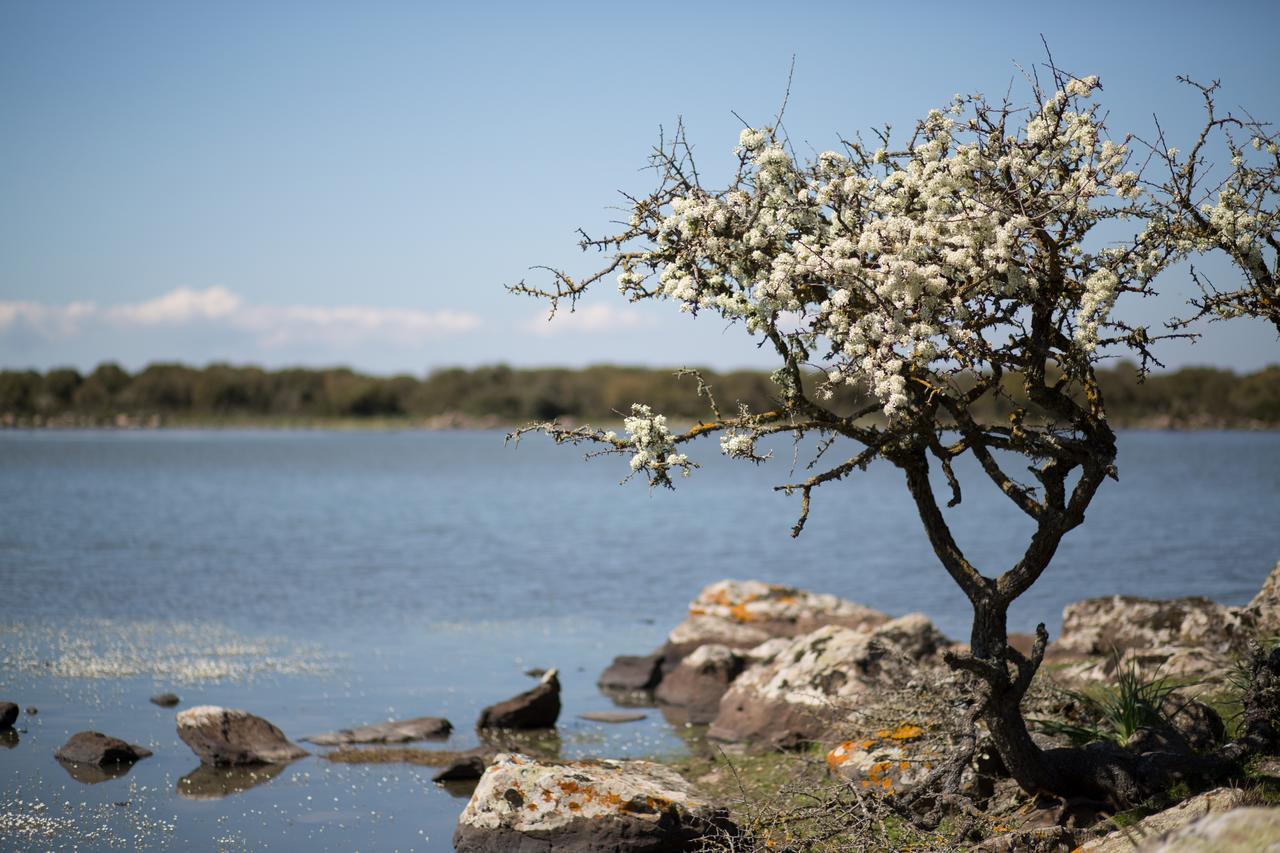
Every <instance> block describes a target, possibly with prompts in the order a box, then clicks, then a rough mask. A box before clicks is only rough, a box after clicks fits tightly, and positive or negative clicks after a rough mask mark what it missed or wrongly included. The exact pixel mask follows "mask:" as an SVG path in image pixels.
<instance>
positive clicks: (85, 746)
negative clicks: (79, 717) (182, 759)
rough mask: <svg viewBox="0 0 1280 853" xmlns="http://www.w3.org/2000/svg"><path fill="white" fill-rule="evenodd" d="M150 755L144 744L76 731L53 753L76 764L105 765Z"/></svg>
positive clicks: (56, 756) (97, 733)
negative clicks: (138, 744) (139, 744)
mask: <svg viewBox="0 0 1280 853" xmlns="http://www.w3.org/2000/svg"><path fill="white" fill-rule="evenodd" d="M148 755H151V750H149V749H147V748H146V747H144V746H137V745H136V744H131V743H126V742H125V741H122V740H120V739H119V738H114V737H109V736H107V735H104V734H102V733H101V732H76V733H75V734H73V735H72V736H71V738H70V739H69V740H68V741H67V742H66V743H64V744H63V745H62V747H61V748H60V749H59V750H58V751H57V752H55V753H54V754H53V757H54V758H56V759H58V760H59V761H69V762H72V763H74V764H89V765H92V766H94V767H105V766H107V765H117V764H132V763H133V762H135V761H137V760H138V759H140V758H146V757H147V756H148Z"/></svg>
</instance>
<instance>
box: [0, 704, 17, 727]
mask: <svg viewBox="0 0 1280 853" xmlns="http://www.w3.org/2000/svg"><path fill="white" fill-rule="evenodd" d="M17 719H18V706H17V705H15V704H14V703H12V702H0V729H3V728H8V727H9V726H12V725H13V724H14V723H15V722H16V721H17Z"/></svg>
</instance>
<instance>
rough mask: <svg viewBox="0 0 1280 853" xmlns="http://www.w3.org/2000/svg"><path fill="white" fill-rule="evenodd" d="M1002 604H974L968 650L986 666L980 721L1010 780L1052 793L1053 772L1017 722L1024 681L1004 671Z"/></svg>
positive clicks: (1004, 613)
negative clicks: (985, 692) (985, 727)
mask: <svg viewBox="0 0 1280 853" xmlns="http://www.w3.org/2000/svg"><path fill="white" fill-rule="evenodd" d="M1008 609H1009V608H1008V604H1006V603H1005V602H1003V601H1000V600H999V599H998V598H994V599H986V600H980V601H976V602H974V605H973V632H972V635H971V637H970V649H971V651H972V654H973V656H974V657H975V658H977V659H978V660H981V661H985V662H987V663H989V664H991V665H992V668H991V669H990V670H987V671H985V672H984V674H983V680H984V681H986V684H987V697H986V702H985V708H984V710H983V714H982V719H983V722H985V723H986V724H987V729H988V731H989V732H990V733H991V740H992V742H993V743H994V744H995V748H996V751H997V752H998V753H1000V757H1001V758H1002V759H1003V760H1004V764H1005V767H1006V768H1007V769H1008V771H1009V775H1010V776H1012V777H1013V779H1014V781H1016V782H1017V783H1018V785H1019V786H1020V787H1021V788H1022V790H1024V791H1026V792H1027V793H1029V794H1037V793H1041V792H1056V791H1057V790H1058V789H1059V787H1060V785H1059V781H1060V780H1059V779H1058V778H1057V777H1058V774H1057V773H1056V772H1054V770H1053V767H1052V766H1051V765H1050V763H1049V762H1048V761H1047V760H1046V757H1045V754H1044V751H1043V750H1041V749H1040V747H1038V746H1036V743H1035V741H1033V740H1032V739H1031V733H1030V732H1028V731H1027V724H1026V721H1025V720H1023V718H1022V697H1023V695H1024V694H1025V693H1026V689H1027V683H1026V682H1029V680H1030V679H1029V677H1028V678H1025V679H1024V678H1023V677H1021V673H1019V675H1017V676H1011V675H1010V673H1009V662H1010V661H1009V651H1010V649H1009V632H1008V621H1007V618H1008Z"/></svg>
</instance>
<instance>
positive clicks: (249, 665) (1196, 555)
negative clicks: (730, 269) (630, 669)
mask: <svg viewBox="0 0 1280 853" xmlns="http://www.w3.org/2000/svg"><path fill="white" fill-rule="evenodd" d="M774 449H775V453H776V456H777V459H775V461H773V462H770V463H769V464H766V465H763V466H760V467H758V468H757V467H754V466H751V465H749V464H742V463H735V462H729V461H728V460H724V459H722V458H719V457H718V455H717V454H716V452H715V450H716V444H715V443H714V440H708V441H707V442H706V443H705V444H704V445H701V446H699V445H695V446H694V447H693V448H692V450H691V451H690V452H691V455H693V457H694V459H695V461H697V462H700V463H702V464H703V467H702V468H701V469H699V470H698V471H696V472H694V475H693V476H692V477H691V478H689V479H688V480H682V481H679V482H678V489H677V490H676V491H675V492H667V491H665V490H659V491H655V492H653V493H650V492H649V491H648V490H647V489H646V488H645V486H644V485H643V483H638V482H631V483H628V484H627V485H625V486H622V487H619V486H618V485H617V481H618V479H619V478H620V477H621V476H623V475H624V474H625V473H626V470H625V461H623V460H619V459H604V460H595V461H591V462H584V461H582V454H581V453H580V452H578V451H575V450H573V449H571V448H557V447H554V446H552V445H551V444H550V443H549V442H547V441H545V440H540V439H527V440H526V441H525V442H524V443H522V444H521V445H520V447H519V448H518V449H513V448H510V447H507V448H504V446H503V436H502V434H501V433H497V432H444V433H423V432H406V433H333V432H323V431H314V432H311V431H307V432H269V431H261V432H258V431H245V432H217V431H161V432H119V433H116V432H65V433H63V432H35V433H31V432H5V433H0V700H8V701H13V702H17V703H18V704H20V705H21V706H23V707H24V708H25V707H26V706H28V705H34V706H36V707H38V708H39V713H38V714H37V715H35V716H28V715H23V716H22V717H21V718H20V720H19V724H18V728H19V732H18V740H17V742H16V743H14V742H12V740H10V741H9V742H0V847H3V848H5V849H9V848H18V849H27V848H31V849H47V848H49V847H56V846H78V847H79V848H80V849H113V848H118V849H129V848H134V847H142V846H158V847H159V846H176V847H182V848H186V849H198V850H207V849H273V850H319V849H332V850H354V849H380V850H381V849H398V850H410V849H417V850H447V849H449V837H450V834H451V833H452V830H453V825H454V821H455V820H456V818H457V814H458V812H459V811H461V809H462V806H463V805H464V804H465V793H463V792H456V791H455V792H451V791H448V790H445V789H443V788H440V787H437V786H435V785H433V784H432V783H431V782H430V776H431V774H432V769H431V768H428V767H414V766H407V765H363V766H357V765H343V764H335V763H332V762H328V761H324V760H321V759H320V758H318V757H314V756H313V757H311V758H307V759H303V760H301V761H299V762H296V763H294V764H291V765H289V766H288V767H287V768H285V769H283V771H281V772H279V773H278V775H275V776H274V777H273V778H265V777H263V778H259V779H257V780H250V781H257V782H258V783H259V784H257V785H256V786H253V787H249V788H246V789H244V790H239V791H234V790H230V791H229V790H224V789H220V788H219V787H218V786H217V785H216V784H213V785H209V784H203V785H202V784H201V780H200V777H198V776H197V777H195V780H194V781H192V780H191V779H189V778H188V779H185V780H184V777H187V776H188V774H189V773H191V772H192V771H195V770H196V769H197V767H198V761H197V760H196V758H195V756H194V755H193V754H192V753H191V751H190V750H189V749H188V748H187V747H186V746H185V745H184V744H182V743H181V741H179V740H178V738H177V736H176V734H175V732H174V725H173V714H174V711H173V710H164V709H160V708H157V707H156V706H154V705H151V704H150V703H149V702H148V701H147V700H148V697H149V696H150V695H152V694H153V693H156V692H161V691H166V690H173V691H175V692H177V693H179V694H180V695H181V696H182V699H183V705H182V706H181V707H189V706H191V705H194V704H205V703H208V704H218V705H224V706H229V707H241V708H245V709H247V710H251V711H253V712H255V713H258V714H260V715H262V716H265V717H266V718H267V719H269V720H271V721H272V722H274V723H275V724H276V725H278V726H280V727H281V728H282V729H283V730H284V731H285V732H286V733H288V734H289V735H290V736H291V737H292V738H294V739H297V738H299V737H302V736H305V735H308V734H315V733H319V732H323V731H329V730H332V729H334V728H341V727H348V726H351V725H355V724H362V723H366V722H374V721H379V720H383V719H387V718H389V717H410V716H421V715H442V716H446V717H449V718H450V719H451V720H452V721H453V722H454V724H455V726H456V732H455V735H454V737H453V738H452V739H451V741H450V742H449V743H447V744H443V745H440V746H443V747H444V748H455V749H458V748H467V747H469V746H472V745H474V744H475V743H476V736H475V734H474V732H473V730H472V722H473V721H474V719H475V717H476V714H477V713H478V711H479V709H480V708H481V707H483V706H484V705H486V704H490V703H492V702H494V701H497V700H499V699H503V698H506V697H507V696H510V695H512V694H514V693H517V692H519V691H521V690H524V689H527V688H528V687H529V686H530V685H531V683H532V682H531V681H530V679H529V678H528V677H527V676H525V675H524V674H523V672H524V670H526V669H528V668H530V667H535V666H536V667H547V666H556V667H559V668H560V670H561V672H562V682H563V684H564V695H563V699H564V711H563V713H562V716H561V725H560V727H559V747H560V751H561V754H562V755H564V756H566V757H572V756H585V755H603V756H645V755H647V756H663V755H675V754H679V753H680V752H681V750H683V749H685V748H686V747H685V741H684V740H683V739H682V735H683V734H685V733H684V732H682V731H679V730H675V729H672V728H671V727H669V726H667V725H666V724H665V723H663V721H662V719H661V717H660V715H658V714H657V713H656V712H651V713H650V717H649V719H647V720H646V721H644V722H642V723H635V724H628V725H623V726H613V727H609V726H604V725H600V724H593V723H587V722H583V721H581V720H577V719H576V714H578V713H579V712H582V711H588V710H604V709H607V708H609V707H611V706H610V703H609V701H608V700H607V699H606V698H605V697H603V696H601V695H600V694H599V693H598V692H597V691H596V689H595V687H594V683H595V679H596V677H597V675H598V674H599V671H600V670H601V669H602V668H603V667H604V666H605V665H606V664H607V663H608V661H609V660H610V659H611V658H612V657H613V656H614V655H615V654H619V653H643V652H646V651H648V650H649V649H651V648H653V647H656V646H657V645H659V644H660V643H661V642H662V639H663V637H664V635H665V633H666V631H667V630H669V628H670V627H671V626H672V625H674V624H675V623H676V622H678V621H679V620H680V618H681V617H682V616H683V614H684V611H685V607H686V606H687V603H688V601H689V599H690V598H692V597H693V596H694V595H695V594H696V593H697V591H698V590H699V589H700V588H701V587H702V586H704V585H705V584H707V583H710V582H712V581H715V580H718V579H720V578H725V577H737V578H760V579H763V580H769V581H779V582H786V583H789V584H794V585H798V586H802V587H805V588H809V589H813V590H818V591H824V592H833V593H836V594H839V595H841V596H845V597H848V598H853V599H856V600H858V601H861V602H864V603H866V604H869V605H871V606H873V607H876V608H879V609H882V610H885V611H888V612H890V613H893V614H900V613H903V612H907V611H912V610H919V611H923V612H924V613H926V614H927V615H928V616H930V617H931V618H932V619H933V620H934V621H935V622H936V623H937V624H938V625H939V627H941V628H942V629H943V631H944V632H946V633H948V634H949V635H951V636H953V637H956V638H964V637H965V635H966V624H967V609H966V605H965V602H964V600H963V598H962V597H961V595H960V594H959V592H958V591H957V590H956V589H955V587H954V586H953V585H952V583H951V582H950V580H949V579H948V578H947V577H946V575H945V574H944V573H943V571H942V569H941V568H940V566H939V565H938V564H937V562H936V560H935V558H934V557H933V555H932V552H931V551H930V550H929V548H928V546H927V544H926V542H925V540H924V535H923V532H922V529H921V527H920V523H919V521H918V519H917V518H916V516H915V512H914V509H913V506H912V504H911V502H910V499H909V497H908V496H907V493H906V489H905V486H904V484H903V483H902V480H901V476H900V475H899V474H898V473H897V472H896V471H895V470H894V469H893V468H891V467H889V466H885V465H874V466H872V467H871V468H870V469H869V470H868V471H867V472H865V473H861V474H857V475H856V476H854V477H852V478H850V479H849V480H848V481H846V482H845V483H843V484H834V485H830V486H826V487H824V488H823V489H821V490H819V491H818V492H817V493H815V496H814V509H813V514H812V517H811V519H810V521H809V524H808V527H807V528H806V530H805V533H804V534H803V535H802V536H801V537H800V538H799V539H796V540H793V539H791V538H790V537H789V536H788V531H789V529H790V527H791V525H792V523H793V522H794V520H795V513H796V511H797V505H798V499H792V498H787V497H786V496H784V495H782V494H780V493H775V492H773V491H771V490H770V488H769V487H770V486H771V485H773V484H775V483H780V482H785V481H787V480H788V479H790V476H789V474H790V472H789V469H790V466H791V458H792V457H791V449H790V446H789V445H787V444H785V443H778V444H777V445H775V447H774ZM699 451H701V452H699ZM832 453H833V454H834V453H835V451H834V450H833V451H832ZM831 458H833V459H834V458H836V457H835V456H834V455H833V456H832V457H831ZM1119 464H1120V481H1119V482H1118V483H1113V482H1107V483H1106V484H1104V486H1103V487H1102V490H1101V492H1100V494H1099V495H1098V497H1097V498H1096V499H1095V501H1094V503H1093V506H1092V508H1091V509H1090V510H1089V518H1088V521H1087V522H1086V524H1085V525H1084V526H1083V527H1081V528H1080V529H1078V530H1076V531H1074V532H1073V533H1072V534H1070V535H1069V536H1068V538H1067V539H1066V541H1065V542H1064V543H1063V545H1062V547H1061V549H1060V550H1059V553H1058V556H1057V558H1056V559H1055V562H1054V565H1053V566H1051V567H1050V569H1049V570H1048V572H1047V573H1046V574H1045V576H1044V577H1043V578H1042V579H1041V580H1040V581H1039V582H1038V583H1037V584H1036V586H1035V588H1034V589H1033V590H1031V591H1030V592H1029V593H1028V594H1027V595H1026V596H1025V597H1024V600H1022V601H1020V602H1019V604H1018V605H1017V607H1016V608H1015V611H1014V614H1013V617H1012V618H1013V622H1014V625H1013V627H1015V628H1016V629H1020V630H1029V629H1031V628H1032V627H1033V626H1034V624H1035V622H1036V621H1039V620H1043V621H1045V622H1046V623H1048V626H1049V629H1050V631H1051V632H1056V630H1057V628H1058V623H1059V620H1060V615H1061V611H1062V607H1063V605H1065V604H1067V603H1068V602H1070V601H1074V600H1077V599H1080V598H1083V597H1087V596H1093V595H1104V594H1111V593H1132V594H1140V595H1148V596H1157V597H1172V596H1180V595H1204V596H1208V597H1210V598H1214V599H1217V600H1219V601H1222V602H1226V603H1231V604H1238V603H1242V602H1244V601H1247V600H1248V599H1249V598H1250V597H1251V596H1252V595H1253V594H1254V592H1255V591H1256V590H1257V588H1258V586H1259V585H1260V584H1261V582H1262V580H1263V578H1264V577H1265V576H1266V574H1267V573H1268V571H1269V570H1270V569H1271V567H1272V566H1273V565H1275V562H1276V560H1277V559H1280V434H1277V433H1145V432H1135V433H1126V434H1123V435H1122V436H1121V439H1120V458H1119ZM961 474H962V476H966V475H967V483H968V488H967V489H966V492H965V502H964V503H963V504H962V505H961V507H960V508H958V509H957V510H954V511H951V517H952V519H953V522H954V527H955V529H956V531H957V538H958V539H959V541H960V542H961V544H962V545H963V546H965V547H966V548H967V550H968V552H969V555H970V557H971V559H972V560H973V561H974V562H975V563H976V564H977V565H979V566H980V567H982V568H985V569H988V571H990V570H993V569H995V568H998V567H999V566H1002V565H1008V564H1010V563H1011V562H1012V561H1013V560H1014V559H1016V556H1017V553H1018V551H1019V549H1020V548H1021V546H1022V545H1023V544H1025V537H1026V535H1027V532H1028V530H1029V526H1028V525H1027V524H1026V523H1025V522H1024V521H1023V519H1022V518H1021V516H1020V514H1019V513H1018V512H1017V511H1016V510H1015V509H1014V508H1013V507H1012V505H1011V504H1009V503H1008V502H1007V500H1006V499H1005V498H1003V497H1002V496H1000V495H999V494H997V493H995V491H994V489H992V488H990V487H989V486H984V484H986V483H987V481H986V480H985V478H984V479H982V480H981V481H979V480H978V479H977V478H975V477H974V471H973V470H971V469H964V470H962V471H961ZM87 728H92V729H97V730H100V731H104V732H106V733H108V734H111V735H114V736H117V737H121V738H124V739H126V740H129V741H132V742H135V743H141V744H144V745H147V746H148V747H149V748H151V749H153V750H154V751H155V756H154V757H152V758H148V759H146V760H144V761H141V762H139V763H138V764H137V765H136V766H135V767H134V768H133V770H132V771H131V772H129V773H128V774H127V775H124V776H122V777H120V778H115V779H110V780H107V781H103V782H100V783H98V784H86V783H84V782H82V781H78V780H76V779H75V778H73V777H71V776H70V775H69V774H68V772H67V771H66V770H64V769H63V768H62V766H61V765H59V764H58V763H57V762H56V761H55V760H54V759H53V757H52V753H53V751H54V750H55V749H56V748H57V747H58V746H60V745H61V744H62V743H63V742H64V741H65V739H66V738H67V737H68V736H69V735H70V734H72V733H74V732H76V731H79V730H82V729H87ZM6 746H7V747H9V748H7V749H6V748H5V747H6ZM245 784H247V782H246V781H245V780H240V781H239V783H238V784H237V785H235V786H232V787H243V786H244V785H245ZM225 787H226V786H223V788H225ZM45 833H48V834H45Z"/></svg>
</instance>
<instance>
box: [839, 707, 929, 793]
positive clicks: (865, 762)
mask: <svg viewBox="0 0 1280 853" xmlns="http://www.w3.org/2000/svg"><path fill="white" fill-rule="evenodd" d="M923 735H924V729H922V728H921V727H920V726H916V725H912V724H909V723H906V724H903V725H901V726H898V727H897V728H894V729H886V730H883V731H879V732H877V733H876V735H875V737H868V738H863V739H862V740H851V741H845V742H844V743H842V744H840V745H838V746H836V748H835V749H832V750H831V751H830V752H828V753H827V768H828V769H829V770H830V771H831V773H833V774H834V775H836V776H839V777H840V778H841V779H844V780H845V781H847V782H853V783H854V784H858V785H861V787H863V788H874V789H880V790H884V791H888V792H891V793H893V792H897V793H901V792H903V791H907V790H910V789H911V788H913V787H915V786H916V785H917V784H919V783H920V782H922V781H923V780H924V779H925V777H927V776H928V775H929V773H930V771H931V770H932V769H933V766H934V763H935V762H937V761H940V760H941V759H942V758H944V757H945V756H941V755H938V754H936V752H935V751H934V750H933V749H931V748H929V747H927V746H925V745H924V743H923V741H922V736H923Z"/></svg>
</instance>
